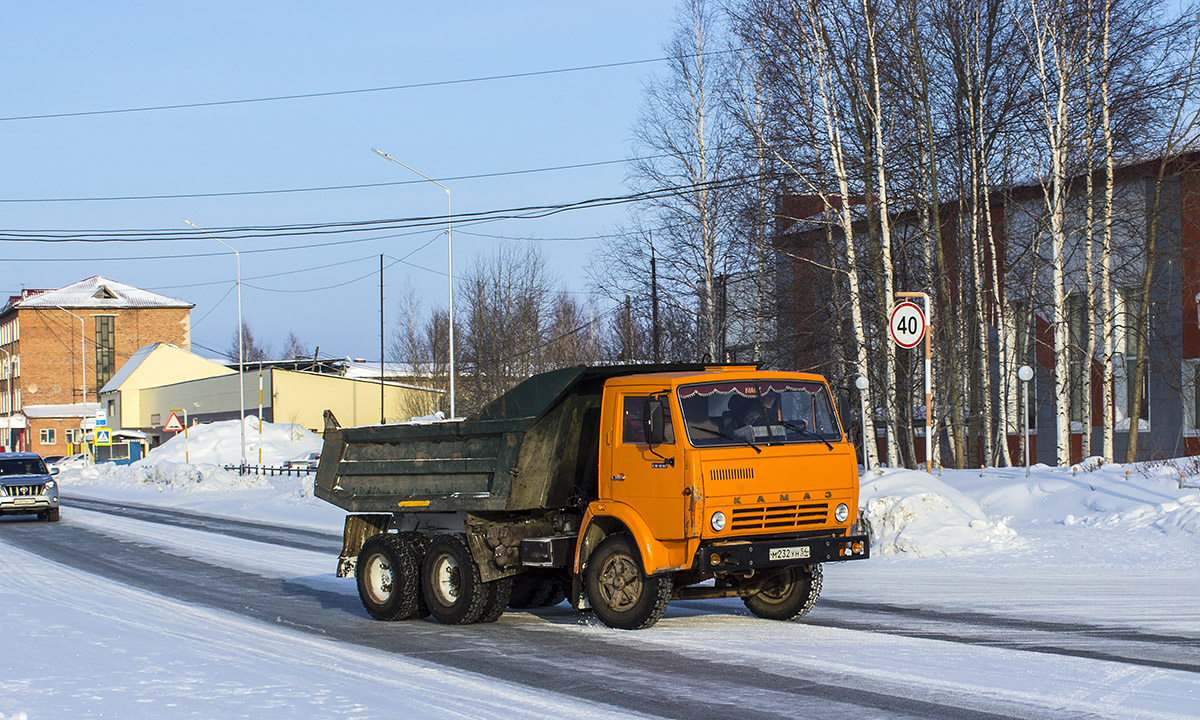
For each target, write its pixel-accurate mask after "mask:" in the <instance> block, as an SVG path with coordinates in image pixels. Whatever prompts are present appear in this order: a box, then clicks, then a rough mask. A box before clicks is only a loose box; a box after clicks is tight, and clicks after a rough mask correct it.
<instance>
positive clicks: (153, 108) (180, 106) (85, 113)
mask: <svg viewBox="0 0 1200 720" xmlns="http://www.w3.org/2000/svg"><path fill="white" fill-rule="evenodd" d="M729 52H733V51H732V50H716V51H712V52H707V53H703V55H718V54H725V53H729ZM670 59H671V58H670V57H658V58H649V59H646V60H625V61H622V62H611V63H600V64H598V65H579V66H576V67H569V68H556V69H552V70H531V71H529V72H519V73H505V74H503V75H484V76H480V77H471V78H459V79H456V80H431V81H428V82H417V83H406V84H403V85H383V86H380V87H369V88H357V89H353V90H329V91H326V92H310V93H295V94H291V95H271V96H266V97H254V98H241V99H236V100H212V101H209V102H190V103H177V104H173V105H145V106H141V107H130V108H116V109H110V110H81V111H76V112H61V113H41V114H30V115H9V116H0V122H16V121H21V120H53V119H60V118H77V117H92V116H97V115H123V114H131V113H144V112H159V111H163V110H191V109H196V108H210V107H228V106H231V105H252V104H256V103H270V102H279V101H283V100H309V99H313V98H326V97H340V96H346V95H367V94H370V93H382V92H395V91H399V90H418V89H422V88H435V87H447V86H451V85H468V84H472V83H485V82H494V81H496V80H517V79H520V78H532V77H546V76H549V75H564V74H567V73H576V72H586V71H591V70H608V69H611V68H620V67H630V66H633V65H650V64H653V63H660V62H663V61H665V60H670Z"/></svg>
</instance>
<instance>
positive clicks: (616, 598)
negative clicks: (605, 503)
mask: <svg viewBox="0 0 1200 720" xmlns="http://www.w3.org/2000/svg"><path fill="white" fill-rule="evenodd" d="M584 583H585V585H586V588H587V596H588V601H589V602H590V603H591V605H592V610H594V611H595V613H596V617H598V618H600V621H601V622H603V623H604V624H605V625H607V626H609V627H613V628H619V629H621V630H642V629H644V628H648V627H650V626H651V625H653V624H654V623H656V622H658V621H659V619H660V618H661V617H662V616H663V613H665V612H666V611H667V603H669V602H670V601H671V588H672V586H673V585H674V578H673V577H672V576H670V575H658V576H655V575H646V573H645V572H644V571H643V570H642V561H641V557H640V556H639V555H638V552H637V550H636V549H635V548H634V545H633V541H632V539H631V538H630V537H629V536H628V535H623V534H622V535H610V536H609V537H607V538H605V540H604V541H603V542H601V543H600V546H599V547H597V548H596V551H595V552H594V553H592V556H591V557H590V558H589V559H588V565H587V570H586V571H585V573H584Z"/></svg>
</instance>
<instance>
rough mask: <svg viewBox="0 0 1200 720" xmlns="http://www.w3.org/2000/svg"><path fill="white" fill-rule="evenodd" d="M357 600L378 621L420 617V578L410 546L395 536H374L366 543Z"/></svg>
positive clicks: (359, 566)
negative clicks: (418, 613)
mask: <svg viewBox="0 0 1200 720" xmlns="http://www.w3.org/2000/svg"><path fill="white" fill-rule="evenodd" d="M354 577H355V579H356V580H357V581H358V597H359V599H360V600H362V604H363V607H364V608H366V609H367V612H368V613H369V614H370V615H371V617H373V618H375V619H376V620H408V619H409V618H412V617H416V616H417V608H418V603H419V600H420V585H419V582H420V574H419V565H418V563H417V558H416V555H415V553H414V550H413V546H412V544H411V543H409V542H406V541H405V540H404V539H403V538H401V537H400V536H399V535H396V534H394V533H381V534H379V535H373V536H371V537H370V538H368V539H367V541H366V542H365V543H363V547H362V550H361V551H359V553H358V563H357V566H356V568H355V571H354Z"/></svg>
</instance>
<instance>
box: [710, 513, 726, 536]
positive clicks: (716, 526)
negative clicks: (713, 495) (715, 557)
mask: <svg viewBox="0 0 1200 720" xmlns="http://www.w3.org/2000/svg"><path fill="white" fill-rule="evenodd" d="M711 524H712V529H713V530H716V531H717V532H721V531H722V530H724V529H725V513H723V512H721V511H720V510H718V511H716V512H715V513H713V514H712V522H711Z"/></svg>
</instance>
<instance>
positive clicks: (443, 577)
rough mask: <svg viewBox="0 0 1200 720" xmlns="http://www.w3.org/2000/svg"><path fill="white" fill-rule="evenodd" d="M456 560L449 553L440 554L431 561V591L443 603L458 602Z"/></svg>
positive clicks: (458, 577)
mask: <svg viewBox="0 0 1200 720" xmlns="http://www.w3.org/2000/svg"><path fill="white" fill-rule="evenodd" d="M459 582H460V575H459V568H458V561H457V560H455V559H454V558H453V557H451V556H449V555H441V556H439V557H438V558H437V560H435V561H434V563H433V593H434V595H436V596H437V598H438V600H439V601H440V602H441V603H442V604H443V605H447V606H449V605H453V604H454V603H456V602H458V595H459Z"/></svg>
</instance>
